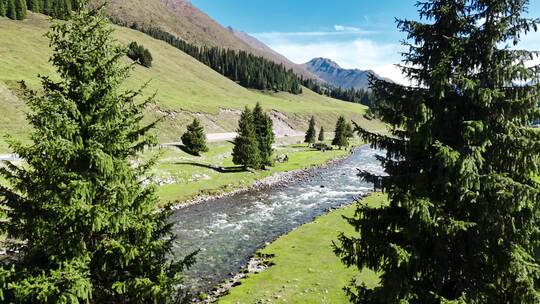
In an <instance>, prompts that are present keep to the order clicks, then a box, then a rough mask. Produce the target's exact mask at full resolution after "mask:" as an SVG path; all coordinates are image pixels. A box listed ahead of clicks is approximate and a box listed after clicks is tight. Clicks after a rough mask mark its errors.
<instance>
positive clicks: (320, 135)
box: [319, 126, 324, 142]
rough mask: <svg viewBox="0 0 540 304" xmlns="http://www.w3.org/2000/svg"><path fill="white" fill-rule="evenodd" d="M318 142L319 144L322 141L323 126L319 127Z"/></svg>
mask: <svg viewBox="0 0 540 304" xmlns="http://www.w3.org/2000/svg"><path fill="white" fill-rule="evenodd" d="M319 141H320V142H323V141H324V127H323V126H321V130H320V131H319Z"/></svg>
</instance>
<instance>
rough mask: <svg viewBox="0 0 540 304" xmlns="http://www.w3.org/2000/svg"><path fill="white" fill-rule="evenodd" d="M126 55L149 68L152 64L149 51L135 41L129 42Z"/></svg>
mask: <svg viewBox="0 0 540 304" xmlns="http://www.w3.org/2000/svg"><path fill="white" fill-rule="evenodd" d="M127 56H128V57H129V58H131V60H133V61H135V62H137V63H138V64H140V65H142V66H144V67H147V68H149V67H151V66H152V60H153V58H152V54H151V53H150V51H149V50H148V49H147V48H145V47H144V46H142V45H139V44H137V42H135V41H133V42H131V43H130V44H129V50H128V53H127Z"/></svg>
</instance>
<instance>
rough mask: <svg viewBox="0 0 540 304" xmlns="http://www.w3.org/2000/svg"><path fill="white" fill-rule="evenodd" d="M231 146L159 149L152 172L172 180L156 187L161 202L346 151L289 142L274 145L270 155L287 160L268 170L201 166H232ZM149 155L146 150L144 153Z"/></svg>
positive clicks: (221, 188)
mask: <svg viewBox="0 0 540 304" xmlns="http://www.w3.org/2000/svg"><path fill="white" fill-rule="evenodd" d="M354 144H360V141H359V140H358V139H357V140H355V142H354ZM232 147H233V145H232V144H231V143H229V142H222V143H211V144H210V145H209V148H210V151H209V152H208V153H204V154H203V155H202V156H201V157H196V156H192V155H189V154H187V153H185V152H183V151H182V150H180V149H177V148H172V147H171V148H164V149H162V150H161V151H160V152H159V153H161V155H160V157H159V161H158V164H157V166H156V168H155V169H154V171H153V173H154V175H155V176H156V177H157V178H158V179H160V180H169V182H173V183H170V184H163V185H161V186H160V187H159V195H160V197H161V199H162V201H164V202H168V201H185V200H188V199H190V198H194V197H196V196H198V195H201V194H203V195H204V194H217V193H219V192H227V191H232V190H235V189H238V188H241V187H245V186H249V185H251V184H253V182H255V181H256V180H259V179H262V178H265V177H268V176H270V175H272V174H275V173H278V172H285V171H291V170H295V169H304V168H308V167H311V166H315V165H320V164H324V163H326V162H328V161H329V160H332V159H335V158H337V157H340V156H345V155H347V154H348V153H349V152H347V151H345V150H332V151H326V152H324V153H323V152H320V151H315V150H312V149H309V148H308V147H307V146H306V145H305V144H291V145H287V146H284V147H278V148H276V150H275V152H274V155H279V154H286V155H288V157H289V161H288V162H287V163H276V164H275V166H274V167H271V168H269V169H268V170H257V171H254V172H250V171H240V172H231V173H222V172H217V171H216V170H214V169H211V168H206V167H204V166H206V165H212V166H219V167H225V168H233V167H235V165H234V164H233V163H232V157H231V151H232ZM151 154H152V153H148V154H147V155H146V156H147V157H148V156H149V155H151Z"/></svg>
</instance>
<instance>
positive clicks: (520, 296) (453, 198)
mask: <svg viewBox="0 0 540 304" xmlns="http://www.w3.org/2000/svg"><path fill="white" fill-rule="evenodd" d="M527 4H528V1H525V0H519V1H506V0H490V1H484V0H468V1H464V0H444V1H443V0H437V1H428V2H425V3H420V4H419V11H420V15H421V17H422V19H421V20H420V21H409V20H401V21H399V23H398V24H399V27H400V28H401V29H402V30H403V31H404V32H406V33H407V35H408V37H409V38H410V40H409V41H410V42H409V52H408V53H407V54H405V55H404V58H405V60H404V62H405V65H404V67H403V68H402V69H403V71H404V72H405V74H406V75H408V76H409V78H410V79H411V80H412V81H416V82H417V84H418V85H417V86H416V87H406V86H401V85H398V84H395V83H388V82H386V81H384V80H377V79H374V78H372V79H371V81H372V88H373V90H374V93H375V94H377V95H378V96H379V97H381V98H382V99H383V100H385V103H387V104H388V106H387V107H385V108H384V109H381V110H380V111H381V114H382V117H383V119H384V120H385V121H386V122H388V123H389V124H391V125H392V126H393V129H392V130H393V131H392V134H391V136H382V135H380V134H374V133H370V132H368V131H366V130H363V129H361V128H357V129H358V131H360V132H361V134H362V136H363V138H364V139H366V140H370V141H371V142H372V143H373V144H372V145H373V146H374V147H378V148H384V149H385V150H386V157H383V158H382V164H383V166H384V168H385V170H386V172H387V173H388V176H387V177H378V176H373V175H371V174H369V173H367V172H364V173H363V174H362V175H363V176H364V178H366V179H368V180H372V181H380V182H381V183H382V185H383V187H384V188H386V190H387V191H388V196H389V203H388V204H387V205H383V206H382V207H380V208H377V209H369V208H367V207H366V206H360V207H359V210H358V212H357V216H356V217H355V218H352V219H350V220H349V222H350V223H351V224H352V225H353V226H354V227H355V229H356V231H357V234H356V236H353V237H347V236H344V235H342V236H341V237H340V242H341V244H340V246H339V248H336V252H337V254H339V256H340V257H341V259H342V260H343V262H344V263H345V264H347V265H350V266H356V267H358V268H360V269H362V268H364V267H368V268H371V269H373V270H375V271H377V272H378V273H381V281H380V285H379V286H378V287H375V288H373V289H369V288H367V287H366V286H363V285H357V286H352V287H351V288H349V292H350V293H349V296H350V298H351V300H352V301H353V302H355V303H428V304H429V303H494V304H498V303H501V304H502V303H530V304H532V303H540V291H539V286H540V261H539V259H538V255H537V254H538V251H536V255H535V250H538V248H540V247H539V246H540V243H539V240H540V238H539V230H538V227H540V221H539V220H540V212H539V207H540V185H539V184H538V183H535V182H534V181H533V179H532V176H533V175H535V174H538V171H539V163H540V161H539V157H540V130H539V129H533V128H531V122H532V121H533V120H535V119H538V117H539V116H540V113H539V110H538V100H540V85H538V81H539V78H540V76H539V69H540V67H539V66H533V67H528V66H527V61H528V60H529V59H531V58H532V53H531V52H529V51H524V50H514V49H511V48H509V47H507V46H506V45H508V44H510V43H513V44H517V43H518V42H519V40H520V37H522V35H524V34H526V33H527V32H528V31H529V30H532V29H536V27H537V23H538V21H536V20H528V19H524V18H523V17H522V16H521V15H522V13H523V12H525V11H526V7H527ZM528 81H531V82H530V83H531V84H530V85H521V83H524V82H528ZM353 284H354V283H353Z"/></svg>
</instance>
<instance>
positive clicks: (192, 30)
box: [94, 0, 320, 81]
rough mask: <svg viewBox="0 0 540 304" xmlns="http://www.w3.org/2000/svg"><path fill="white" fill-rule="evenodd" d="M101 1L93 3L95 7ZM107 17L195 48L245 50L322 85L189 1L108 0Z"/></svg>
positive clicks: (307, 72)
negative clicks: (161, 32) (147, 28)
mask: <svg viewBox="0 0 540 304" xmlns="http://www.w3.org/2000/svg"><path fill="white" fill-rule="evenodd" d="M102 1H104V0H94V2H95V3H101V2H102ZM107 14H108V15H109V16H111V17H112V18H113V19H114V20H116V21H120V22H122V23H124V24H127V25H131V24H133V23H135V22H136V23H137V24H139V25H143V26H150V27H158V28H161V29H162V30H165V31H167V32H169V33H171V34H173V35H175V36H177V37H179V38H182V39H183V40H185V41H187V42H190V43H192V44H195V45H199V46H217V47H223V48H228V49H233V50H242V51H247V52H250V53H252V54H255V55H258V56H263V57H265V58H267V59H270V60H272V61H274V62H276V63H278V64H283V65H284V66H286V67H288V68H292V69H293V70H294V71H295V72H296V73H297V74H299V75H302V76H304V77H305V78H313V79H317V80H319V81H320V79H318V78H317V77H316V76H315V75H314V74H312V73H310V72H309V71H307V70H306V69H305V68H304V67H302V66H301V65H297V64H295V63H293V62H291V61H290V60H288V59H287V58H285V57H284V56H282V55H280V54H278V53H276V52H275V51H273V50H272V49H270V48H269V47H267V46H266V45H264V44H263V43H262V42H260V41H258V40H256V39H255V38H253V37H251V36H249V38H248V37H247V34H245V33H243V34H240V32H238V31H234V30H233V31H231V30H229V29H227V28H224V27H223V26H221V25H220V24H219V23H217V22H216V21H214V20H213V19H212V18H211V17H209V16H208V15H206V14H205V13H204V12H202V11H200V10H199V9H198V8H196V7H195V6H193V5H192V4H191V3H190V2H189V1H188V0H127V1H126V0H108V1H107ZM254 40H255V41H254Z"/></svg>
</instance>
